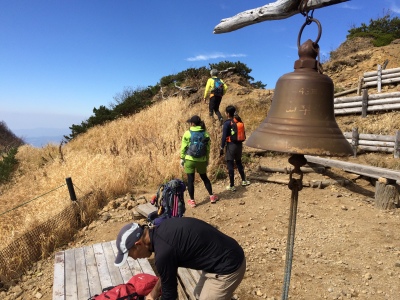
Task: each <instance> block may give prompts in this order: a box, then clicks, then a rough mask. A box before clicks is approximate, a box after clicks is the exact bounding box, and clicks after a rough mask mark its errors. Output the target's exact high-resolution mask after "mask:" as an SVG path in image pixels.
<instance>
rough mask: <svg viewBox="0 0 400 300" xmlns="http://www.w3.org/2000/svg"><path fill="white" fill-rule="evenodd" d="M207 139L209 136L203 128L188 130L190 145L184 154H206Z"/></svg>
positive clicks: (194, 155)
mask: <svg viewBox="0 0 400 300" xmlns="http://www.w3.org/2000/svg"><path fill="white" fill-rule="evenodd" d="M209 140H210V138H209V137H206V133H205V131H204V130H202V131H191V130H190V145H189V147H188V149H187V150H186V154H187V155H190V156H192V157H196V158H199V157H203V156H206V154H207V145H208V142H209Z"/></svg>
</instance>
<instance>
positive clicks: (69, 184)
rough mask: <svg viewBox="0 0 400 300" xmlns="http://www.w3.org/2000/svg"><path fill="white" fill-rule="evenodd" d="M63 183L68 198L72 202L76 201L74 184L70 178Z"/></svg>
mask: <svg viewBox="0 0 400 300" xmlns="http://www.w3.org/2000/svg"><path fill="white" fill-rule="evenodd" d="M65 181H66V182H67V187H68V191H69V197H70V198H71V200H72V201H76V200H77V199H76V194H75V189H74V184H73V183H72V179H71V177H68V178H65Z"/></svg>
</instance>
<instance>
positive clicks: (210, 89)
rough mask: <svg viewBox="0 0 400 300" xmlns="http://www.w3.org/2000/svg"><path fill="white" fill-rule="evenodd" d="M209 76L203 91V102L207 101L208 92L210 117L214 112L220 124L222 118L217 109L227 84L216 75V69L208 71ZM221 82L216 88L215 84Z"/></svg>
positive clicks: (222, 121) (222, 120)
mask: <svg viewBox="0 0 400 300" xmlns="http://www.w3.org/2000/svg"><path fill="white" fill-rule="evenodd" d="M210 75H211V78H209V79H208V80H207V83H206V89H205V91H204V103H207V97H208V94H210V102H209V104H208V109H209V113H210V117H213V115H214V112H215V114H216V115H217V117H218V120H219V121H220V123H221V125H222V124H223V123H224V118H223V117H222V115H221V112H220V111H219V106H220V104H221V101H222V96H223V95H225V93H226V91H227V89H228V86H227V85H226V84H225V83H224V82H223V81H222V80H221V79H219V78H218V77H217V75H218V70H216V69H212V70H211V71H210ZM217 84H221V88H220V89H217V88H216V85H217Z"/></svg>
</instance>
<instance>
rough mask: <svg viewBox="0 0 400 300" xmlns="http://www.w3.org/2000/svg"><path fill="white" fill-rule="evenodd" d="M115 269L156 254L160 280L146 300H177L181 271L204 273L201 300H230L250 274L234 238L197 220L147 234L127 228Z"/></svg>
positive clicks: (172, 223)
mask: <svg viewBox="0 0 400 300" xmlns="http://www.w3.org/2000/svg"><path fill="white" fill-rule="evenodd" d="M116 243H117V248H118V255H117V257H116V259H115V265H116V266H121V265H122V264H124V263H125V262H126V260H127V258H128V256H129V257H131V258H133V259H138V258H148V257H150V256H151V254H152V253H153V252H154V255H155V265H156V268H157V271H158V274H159V276H160V280H159V281H158V282H157V284H156V286H155V287H154V289H153V290H152V292H151V293H150V294H149V295H147V296H146V300H152V299H157V298H158V297H160V296H161V299H162V300H167V299H168V300H169V299H170V300H172V299H173V300H175V299H177V298H178V292H177V273H178V267H183V268H190V269H195V270H201V271H202V272H201V275H200V280H199V282H198V283H197V286H196V288H195V290H194V294H195V297H196V299H199V300H206V299H207V300H214V299H215V300H216V299H219V300H224V299H226V300H230V299H231V297H232V295H233V292H234V291H235V289H236V288H237V287H238V286H239V284H240V282H241V281H242V279H243V277H244V273H245V271H246V259H245V256H244V252H243V249H242V248H241V247H240V245H239V244H238V243H237V242H236V241H235V240H234V239H233V238H231V237H229V236H227V235H225V234H224V233H222V232H220V231H219V230H217V229H216V228H215V227H213V226H212V225H210V224H208V223H206V222H204V221H202V220H199V219H195V218H189V217H184V218H171V219H166V220H164V221H163V222H162V223H161V224H160V225H158V226H156V227H153V228H148V227H145V226H140V225H138V224H136V223H131V224H128V225H125V226H124V227H123V228H122V229H121V231H120V232H119V234H118V237H117V241H116Z"/></svg>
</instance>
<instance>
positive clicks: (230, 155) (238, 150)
mask: <svg viewBox="0 0 400 300" xmlns="http://www.w3.org/2000/svg"><path fill="white" fill-rule="evenodd" d="M242 152H243V144H242V143H238V144H235V143H226V153H225V160H226V164H227V167H228V174H229V183H230V186H234V185H235V162H236V167H237V169H238V171H239V174H240V178H241V179H242V181H244V180H246V175H245V174H244V167H243V164H242Z"/></svg>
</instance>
